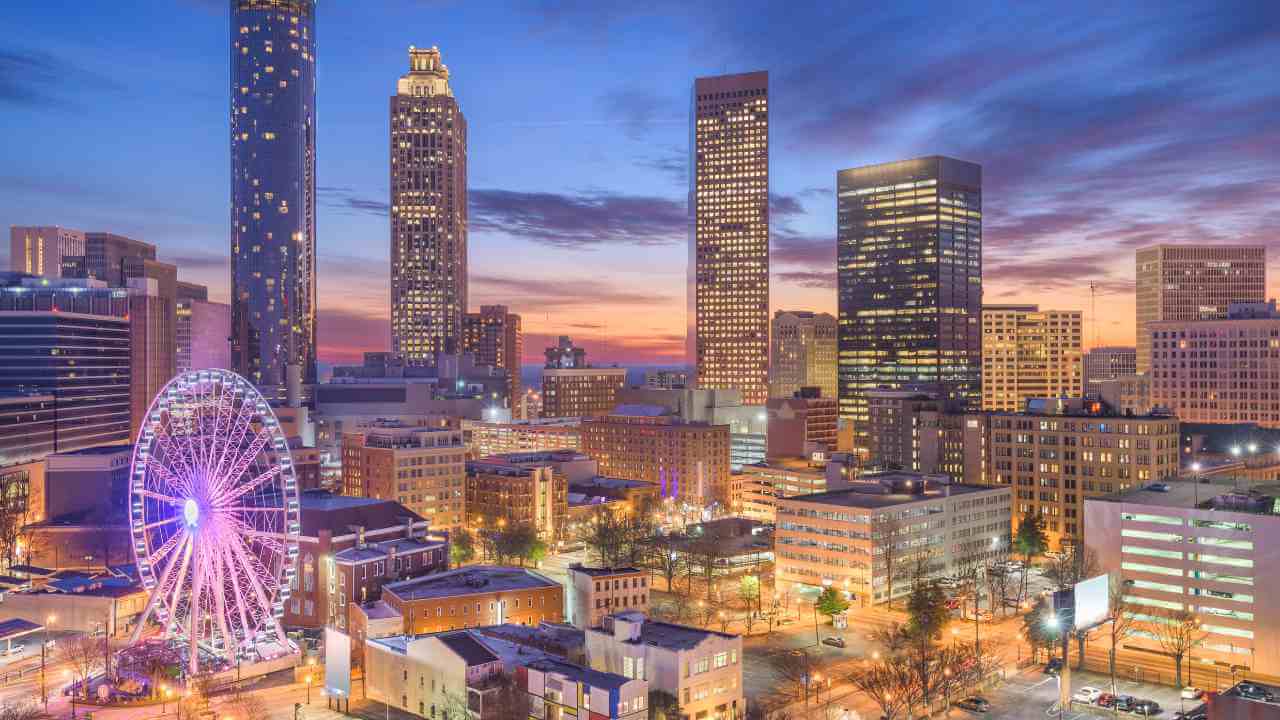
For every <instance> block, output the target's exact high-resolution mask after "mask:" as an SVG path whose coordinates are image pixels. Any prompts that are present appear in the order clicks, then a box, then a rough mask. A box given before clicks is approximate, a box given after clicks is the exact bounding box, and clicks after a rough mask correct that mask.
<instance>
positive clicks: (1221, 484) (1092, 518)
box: [1084, 478, 1280, 688]
mask: <svg viewBox="0 0 1280 720" xmlns="http://www.w3.org/2000/svg"><path fill="white" fill-rule="evenodd" d="M1278 507H1280V487H1277V486H1276V485H1274V484H1272V485H1265V486H1255V487H1253V488H1250V489H1237V487H1236V484H1235V482H1234V480H1233V479H1231V478H1225V479H1215V480H1212V481H1205V482H1203V483H1202V482H1199V481H1197V482H1189V481H1175V482H1170V483H1166V484H1165V485H1162V486H1159V487H1158V488H1152V487H1145V488H1138V487H1134V488H1131V489H1130V490H1128V491H1127V492H1124V493H1118V494H1116V495H1111V496H1107V497H1097V498H1090V499H1089V500H1088V501H1086V502H1085V508H1084V512H1085V523H1086V525H1088V528H1089V532H1088V533H1087V534H1086V535H1085V546H1086V547H1087V548H1089V549H1091V550H1092V551H1093V552H1094V554H1095V555H1097V558H1098V563H1099V565H1100V566H1101V567H1100V568H1099V570H1100V572H1106V573H1112V574H1114V575H1115V576H1117V577H1118V578H1119V579H1120V580H1121V583H1120V585H1119V587H1120V588H1122V590H1121V591H1122V592H1123V593H1124V600H1125V602H1126V604H1127V606H1128V607H1129V609H1130V611H1131V612H1132V613H1133V614H1134V619H1135V624H1136V627H1135V630H1138V632H1135V633H1133V634H1131V635H1130V636H1129V637H1128V638H1126V640H1125V646H1126V647H1127V648H1131V649H1138V650H1141V651H1145V652H1141V653H1140V655H1141V656H1142V662H1143V664H1147V663H1151V664H1155V663H1158V664H1159V667H1160V668H1161V671H1162V672H1168V670H1169V668H1171V663H1170V661H1169V658H1168V655H1167V653H1166V652H1164V650H1165V649H1164V648H1162V647H1161V646H1160V644H1159V642H1158V640H1157V639H1156V638H1154V637H1152V636H1151V634H1150V630H1149V627H1150V625H1151V623H1154V622H1159V621H1160V620H1163V619H1165V618H1164V617H1161V616H1162V615H1164V614H1165V613H1169V612H1178V611H1186V612H1188V613H1190V614H1191V615H1192V616H1193V617H1194V618H1196V620H1197V627H1196V633H1195V634H1194V636H1193V638H1194V639H1195V641H1196V643H1195V646H1194V648H1193V649H1192V651H1191V653H1189V655H1188V657H1187V658H1186V661H1185V662H1184V663H1183V679H1184V684H1186V685H1196V686H1200V687H1206V688H1208V687H1215V686H1216V685H1217V684H1218V683H1219V680H1218V676H1219V674H1221V677H1222V682H1223V683H1225V681H1226V679H1227V678H1228V677H1231V676H1233V675H1235V674H1237V673H1240V672H1244V673H1247V674H1248V675H1254V674H1258V675H1263V676H1269V677H1276V676H1278V675H1280V647H1278V646H1277V645H1276V642H1275V638H1277V637H1280V597H1278V596H1273V595H1272V594H1271V593H1270V592H1268V591H1267V588H1269V587H1273V586H1274V582H1275V577H1276V573H1277V572H1280V567H1278V566H1277V563H1278V559H1277V557H1276V555H1275V553H1274V552H1272V551H1271V549H1272V548H1274V547H1275V546H1276V543H1277V542H1280V540H1278V539H1277V537H1278V534H1280V515H1278V514H1277V508H1278ZM1103 635H1104V636H1105V635H1106V633H1105V632H1104V633H1103ZM1102 642H1106V641H1105V640H1103V641H1102ZM1193 657H1194V661H1193V659H1192V658H1193ZM1188 669H1190V672H1191V676H1190V677H1189V678H1188V677H1187V674H1186V673H1187V670H1188Z"/></svg>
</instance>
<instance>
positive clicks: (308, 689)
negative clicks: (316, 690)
mask: <svg viewBox="0 0 1280 720" xmlns="http://www.w3.org/2000/svg"><path fill="white" fill-rule="evenodd" d="M307 704H308V705H310V704H311V673H307Z"/></svg>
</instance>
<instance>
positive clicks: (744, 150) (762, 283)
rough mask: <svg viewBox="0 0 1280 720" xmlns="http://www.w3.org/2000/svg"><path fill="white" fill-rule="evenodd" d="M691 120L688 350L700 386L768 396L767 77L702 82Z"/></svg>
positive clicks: (750, 398) (696, 87) (749, 397)
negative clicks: (691, 223) (691, 225)
mask: <svg viewBox="0 0 1280 720" xmlns="http://www.w3.org/2000/svg"><path fill="white" fill-rule="evenodd" d="M692 111H693V112H692V115H691V117H690V119H689V120H690V123H691V125H692V127H691V128H690V131H689V132H690V144H689V153H690V158H689V168H690V172H691V174H692V177H691V178H690V181H691V182H690V192H689V202H690V208H689V211H690V216H691V219H692V222H693V227H692V228H691V232H690V233H689V265H688V274H689V278H688V291H687V300H688V305H689V308H688V313H687V315H686V318H687V322H688V324H689V328H688V335H687V344H688V348H687V352H688V358H689V364H690V365H692V366H693V367H694V372H695V374H696V376H697V385H698V387H700V388H708V389H728V388H733V389H736V390H738V391H740V392H741V393H742V397H743V400H744V401H745V402H746V404H748V405H762V404H764V401H765V400H767V399H768V396H769V74H768V73H767V72H751V73H742V74H738V75H720V76H716V77H701V78H697V79H696V80H694V83H693V106H692Z"/></svg>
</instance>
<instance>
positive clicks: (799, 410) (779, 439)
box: [734, 387, 839, 470]
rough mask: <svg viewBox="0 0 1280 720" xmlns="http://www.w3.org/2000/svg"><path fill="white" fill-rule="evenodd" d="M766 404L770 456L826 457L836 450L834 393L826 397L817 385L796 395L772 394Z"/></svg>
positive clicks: (836, 417)
mask: <svg viewBox="0 0 1280 720" xmlns="http://www.w3.org/2000/svg"><path fill="white" fill-rule="evenodd" d="M767 408H768V409H767V410H766V412H767V413H768V418H769V419H768V421H767V424H766V427H767V428H768V436H767V441H766V453H767V457H769V458H770V459H772V458H782V457H805V458H812V457H826V456H827V454H829V453H833V452H835V451H836V424H837V419H838V417H839V407H838V404H837V402H836V398H835V396H834V395H832V396H829V397H824V396H822V395H821V394H819V391H818V389H817V388H811V387H806V388H804V389H802V390H799V391H797V392H796V395H795V396H794V397H789V398H770V400H769V404H768V406H767ZM743 467H745V466H743ZM734 469H735V470H737V469H740V468H734Z"/></svg>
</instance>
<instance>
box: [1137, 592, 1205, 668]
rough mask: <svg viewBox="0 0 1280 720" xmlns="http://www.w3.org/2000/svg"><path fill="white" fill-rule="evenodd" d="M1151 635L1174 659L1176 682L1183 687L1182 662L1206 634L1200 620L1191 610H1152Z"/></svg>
mask: <svg viewBox="0 0 1280 720" xmlns="http://www.w3.org/2000/svg"><path fill="white" fill-rule="evenodd" d="M1152 610H1153V617H1152V621H1151V623H1150V629H1151V634H1152V635H1154V636H1155V638H1156V642H1158V643H1159V644H1160V649H1162V650H1164V651H1165V652H1166V653H1167V654H1168V655H1169V657H1171V658H1173V672H1174V676H1175V678H1176V679H1175V680H1174V682H1175V683H1176V686H1177V687H1182V661H1183V660H1184V659H1185V658H1186V657H1187V655H1188V654H1189V653H1190V652H1191V651H1192V650H1194V649H1195V648H1196V646H1197V645H1199V644H1200V643H1201V642H1203V641H1204V636H1205V632H1204V631H1203V630H1201V629H1200V618H1198V617H1196V616H1195V614H1194V613H1192V612H1191V611H1190V610H1185V609H1180V610H1174V609H1172V608H1152Z"/></svg>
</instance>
